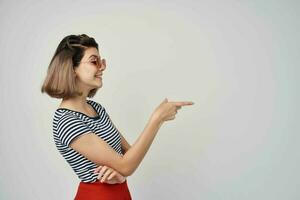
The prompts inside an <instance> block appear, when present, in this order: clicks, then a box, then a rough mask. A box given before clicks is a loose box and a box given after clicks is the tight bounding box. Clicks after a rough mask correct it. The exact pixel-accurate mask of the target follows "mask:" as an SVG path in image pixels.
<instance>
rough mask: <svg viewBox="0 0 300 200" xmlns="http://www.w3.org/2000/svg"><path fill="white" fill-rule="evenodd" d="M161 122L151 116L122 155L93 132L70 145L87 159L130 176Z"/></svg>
mask: <svg viewBox="0 0 300 200" xmlns="http://www.w3.org/2000/svg"><path fill="white" fill-rule="evenodd" d="M162 123H163V121H162V120H160V119H159V118H153V117H151V118H150V120H149V121H148V123H147V125H146V127H145V129H144V131H143V132H142V134H141V135H140V136H139V138H138V139H137V140H136V142H135V143H134V144H133V145H132V146H131V148H130V149H128V151H127V152H126V153H125V154H124V155H123V156H122V155H120V154H118V153H117V152H116V151H115V150H114V149H112V147H111V146H109V145H108V144H107V143H106V142H105V141H104V140H102V139H101V138H99V137H98V136H97V135H96V134H94V133H90V134H83V135H81V136H79V137H78V138H76V139H74V140H73V141H72V142H71V144H70V146H71V148H73V149H74V150H75V151H77V152H79V153H80V154H82V155H83V156H85V157H86V158H87V159H88V160H91V161H92V162H94V163H96V164H98V165H101V166H108V167H111V168H113V169H115V170H116V171H118V172H120V173H121V174H122V175H123V176H130V175H131V174H132V173H133V172H134V171H135V170H136V168H137V167H138V166H139V164H140V162H141V161H142V159H143V158H144V156H145V154H146V153H147V151H148V149H149V148H150V145H151V144H152V142H153V140H154V138H155V136H156V133H157V132H158V130H159V128H160V126H161V124H162Z"/></svg>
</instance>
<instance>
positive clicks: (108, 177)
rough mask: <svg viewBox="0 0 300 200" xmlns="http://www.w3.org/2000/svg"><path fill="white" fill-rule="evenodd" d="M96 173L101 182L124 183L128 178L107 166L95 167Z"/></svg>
mask: <svg viewBox="0 0 300 200" xmlns="http://www.w3.org/2000/svg"><path fill="white" fill-rule="evenodd" d="M94 173H96V174H97V173H98V177H97V179H99V180H100V182H101V183H108V184H116V183H123V182H124V181H125V180H126V177H124V176H122V175H121V174H120V173H119V172H117V171H116V170H114V169H112V168H110V167H107V166H99V167H97V168H96V169H94Z"/></svg>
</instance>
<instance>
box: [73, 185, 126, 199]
mask: <svg viewBox="0 0 300 200" xmlns="http://www.w3.org/2000/svg"><path fill="white" fill-rule="evenodd" d="M74 200H131V195H130V192H129V189H128V186H127V180H125V182H123V183H120V184H107V183H101V182H100V181H96V182H94V183H84V182H82V181H81V182H80V183H79V186H78V189H77V193H76V196H75V198H74Z"/></svg>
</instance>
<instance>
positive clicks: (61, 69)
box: [41, 34, 98, 99]
mask: <svg viewBox="0 0 300 200" xmlns="http://www.w3.org/2000/svg"><path fill="white" fill-rule="evenodd" d="M89 47H95V48H96V49H97V50H98V44H97V42H96V41H95V39H94V38H92V37H89V36H87V35H86V34H81V35H68V36H66V37H65V38H63V39H62V41H61V42H60V43H59V45H58V47H57V49H56V51H55V53H54V56H53V57H52V59H51V62H50V64H49V66H48V70H47V75H46V78H45V80H44V83H43V85H42V88H41V92H42V93H44V92H46V93H47V94H48V95H49V96H51V97H54V98H59V99H61V98H63V99H68V98H71V97H75V96H78V95H79V96H81V95H82V92H78V91H77V89H76V84H75V76H74V68H76V67H78V65H79V62H80V61H81V59H82V58H83V56H84V52H85V50H86V49H87V48H89ZM97 90H98V88H95V89H92V90H90V92H89V94H88V97H93V96H94V95H95V94H96V92H97Z"/></svg>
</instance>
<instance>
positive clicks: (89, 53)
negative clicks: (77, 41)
mask: <svg viewBox="0 0 300 200" xmlns="http://www.w3.org/2000/svg"><path fill="white" fill-rule="evenodd" d="M84 57H85V58H86V59H89V58H92V57H99V58H100V54H99V52H98V50H97V49H96V48H87V49H86V50H85V52H84Z"/></svg>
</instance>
